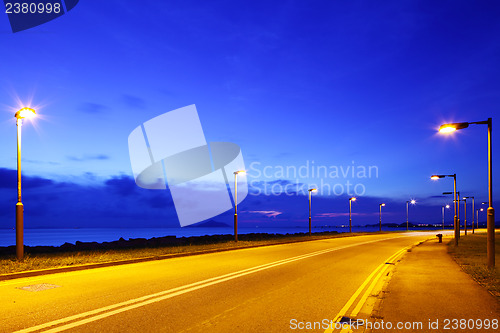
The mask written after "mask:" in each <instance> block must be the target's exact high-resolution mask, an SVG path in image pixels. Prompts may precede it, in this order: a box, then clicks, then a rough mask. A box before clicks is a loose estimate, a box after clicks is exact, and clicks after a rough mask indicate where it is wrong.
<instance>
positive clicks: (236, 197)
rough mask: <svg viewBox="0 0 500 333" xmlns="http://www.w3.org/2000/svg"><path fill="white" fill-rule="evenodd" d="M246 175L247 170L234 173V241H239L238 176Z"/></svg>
mask: <svg viewBox="0 0 500 333" xmlns="http://www.w3.org/2000/svg"><path fill="white" fill-rule="evenodd" d="M240 173H241V174H244V173H245V170H239V171H235V172H234V241H235V242H237V241H238V175H239V174H240Z"/></svg>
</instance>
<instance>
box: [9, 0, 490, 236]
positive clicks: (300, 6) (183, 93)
mask: <svg viewBox="0 0 500 333" xmlns="http://www.w3.org/2000/svg"><path fill="white" fill-rule="evenodd" d="M499 18H500V4H498V3H497V2H496V1H474V2H471V1H440V2H435V1H392V2H383V3H382V2H366V1H363V2H361V1H349V2H341V1H307V2H305V1H276V2H269V1H252V2H245V3H242V2H234V1H210V2H207V1H182V2H165V1H141V2H137V1H124V0H116V1H97V0H95V1H92V0H88V1H80V3H79V4H78V5H77V6H76V7H75V8H74V9H73V10H72V11H70V12H69V13H67V14H65V15H63V16H61V17H59V18H57V19H55V20H53V21H51V22H48V23H46V24H43V25H41V26H38V27H35V28H32V29H29V30H26V31H22V32H18V33H12V32H11V31H10V26H9V22H8V19H7V16H6V15H5V14H4V15H3V16H2V18H0V40H1V45H2V53H1V56H0V57H1V60H2V61H1V63H0V71H1V76H0V116H1V118H0V145H1V149H2V150H1V151H2V154H1V155H0V168H1V169H0V182H1V183H0V198H1V199H0V200H1V201H0V202H1V204H0V227H1V228H5V227H12V225H13V223H14V222H13V221H14V220H13V216H14V215H13V213H14V208H13V207H14V205H15V200H16V196H15V195H16V192H15V191H16V190H15V188H16V185H15V172H13V170H15V168H16V149H15V145H16V141H15V140H16V136H15V119H14V117H13V115H14V112H15V111H16V110H17V109H18V108H19V107H21V106H25V105H31V106H33V107H36V108H37V112H38V113H39V117H38V118H37V119H36V120H35V121H34V122H33V123H30V124H27V125H26V126H25V127H24V128H23V174H24V175H25V178H26V185H25V186H24V201H25V205H26V218H25V219H26V226H27V227H41V226H53V227H56V226H62V225H65V226H66V225H67V226H80V227H84V226H95V225H109V226H117V225H120V226H134V227H140V226H176V225H178V222H177V220H176V214H175V210H174V209H173V207H172V201H171V198H170V197H169V193H168V191H163V192H161V191H160V192H158V191H147V190H143V189H140V188H136V187H134V186H135V185H134V183H133V178H132V177H133V176H132V171H131V167H130V160H129V155H128V147H127V137H128V135H129V134H130V132H131V131H132V130H133V129H134V128H135V127H137V126H138V125H140V124H142V123H143V122H145V121H147V120H149V119H151V118H153V117H155V116H157V115H160V114H162V113H164V112H167V111H170V110H174V109H177V108H180V107H183V106H186V105H191V104H196V106H197V109H198V113H199V116H200V119H201V122H202V124H203V129H204V133H205V136H206V138H207V140H208V141H229V142H234V143H237V144H238V145H240V147H241V149H242V152H243V157H244V159H245V163H246V165H247V167H250V165H254V166H258V167H255V168H254V170H253V171H251V170H249V174H248V180H249V181H254V183H253V184H255V188H253V189H251V190H252V191H253V192H252V193H255V192H256V191H258V190H259V189H262V187H263V186H264V185H266V184H267V186H272V184H274V183H271V182H273V181H274V182H282V184H287V183H286V182H292V183H296V182H300V183H301V184H306V185H305V186H310V185H311V184H318V183H319V182H321V180H322V179H323V181H324V182H328V183H330V184H331V185H334V184H336V183H339V184H344V183H345V182H346V181H347V180H350V181H352V182H353V183H356V184H357V183H359V184H362V186H363V188H364V189H365V193H364V194H363V195H362V196H361V198H360V199H359V200H358V202H357V203H356V206H355V210H356V211H357V212H356V214H357V215H356V220H353V223H356V224H358V223H359V224H365V223H376V222H377V221H378V203H379V202H382V201H383V202H387V203H388V205H387V207H385V208H386V210H385V211H386V212H387V213H386V214H387V222H398V223H400V222H403V221H404V220H405V218H406V216H405V201H406V200H408V199H410V198H415V199H417V201H418V206H416V207H414V212H413V213H414V215H413V220H418V221H422V222H439V221H440V218H441V215H440V207H441V205H442V204H443V203H445V202H449V201H450V200H449V199H448V200H446V199H445V198H439V197H434V196H438V195H440V194H441V193H442V192H443V191H449V190H452V181H451V179H446V180H440V181H439V182H432V181H430V180H429V176H430V175H431V174H433V173H457V175H458V182H459V183H458V184H459V189H460V190H461V191H462V193H466V194H467V195H475V196H476V197H477V198H479V201H485V200H486V199H487V160H486V156H487V145H486V144H487V141H486V140H487V132H486V126H484V125H481V126H471V127H470V128H468V129H466V130H462V131H459V132H457V133H455V134H454V135H453V136H450V137H444V136H442V135H439V134H437V128H438V127H439V125H440V124H441V123H443V122H453V121H479V120H485V119H486V118H488V117H493V121H494V124H496V122H495V121H496V119H497V118H496V116H497V114H498V107H499V105H500V81H499V80H498V77H499V76H500V73H499V72H500V70H499V66H498V64H499V63H500V61H499V60H500V59H499V58H500V43H499V37H498V31H500V20H499ZM495 128H496V127H495ZM493 138H494V142H493V147H494V155H495V152H496V151H497V147H498V144H499V143H500V142H499V141H500V140H499V139H498V136H497V135H494V137H493ZM496 161H497V159H496V158H495V159H494V161H493V163H494V175H495V174H497V173H496V171H497V170H498V166H497V163H496ZM313 162H314V165H316V166H326V167H331V166H334V167H343V168H346V167H348V166H352V165H356V166H364V167H369V166H375V167H376V168H377V170H378V173H377V177H371V178H359V177H354V179H351V178H352V177H351V178H344V177H341V178H340V179H330V178H328V179H324V177H298V179H295V178H294V177H264V176H261V177H255V176H256V175H257V172H256V171H255V170H257V169H258V170H261V171H262V169H263V168H264V167H266V166H269V167H271V168H273V170H275V169H276V167H279V166H282V167H295V168H300V167H301V166H303V165H306V164H308V163H309V165H311V164H313ZM252 163H254V164H252ZM498 184H499V179H498V177H496V178H495V177H494V189H497V188H498ZM494 193H497V192H494ZM313 200H314V203H315V206H314V207H315V211H314V214H316V217H317V218H316V220H317V221H318V222H321V223H328V224H333V225H340V224H345V222H346V221H345V220H346V217H345V213H346V212H347V209H348V203H347V195H339V196H336V195H330V196H328V195H326V194H321V193H320V194H319V195H315V197H314V199H313ZM240 209H241V215H240V221H241V223H247V224H248V225H253V224H259V225H263V226H264V225H269V226H274V225H293V226H295V225H298V224H300V223H303V222H304V221H306V219H307V197H305V196H303V195H295V196H265V195H259V196H249V197H248V198H247V199H246V200H245V201H244V202H243V203H242V205H241V207H240ZM65 212H66V213H67V214H70V215H71V216H72V218H71V219H70V221H68V220H67V218H66V217H67V216H68V215H67V214H66V213H65ZM266 212H267V213H266ZM278 213H279V214H278ZM449 216H451V214H449ZM231 218H232V216H231V213H230V212H229V213H228V214H224V215H223V216H220V217H216V218H215V219H216V220H220V221H224V222H226V223H230V222H231Z"/></svg>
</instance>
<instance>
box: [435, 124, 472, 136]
mask: <svg viewBox="0 0 500 333" xmlns="http://www.w3.org/2000/svg"><path fill="white" fill-rule="evenodd" d="M467 127H469V123H451V124H444V125H441V126H440V127H439V133H444V134H446V133H452V132H455V131H456V130H459V129H463V128H467Z"/></svg>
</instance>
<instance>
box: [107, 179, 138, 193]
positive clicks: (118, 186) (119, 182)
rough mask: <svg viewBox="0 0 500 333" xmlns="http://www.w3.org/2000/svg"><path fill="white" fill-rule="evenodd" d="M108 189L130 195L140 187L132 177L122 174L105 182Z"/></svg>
mask: <svg viewBox="0 0 500 333" xmlns="http://www.w3.org/2000/svg"><path fill="white" fill-rule="evenodd" d="M104 184H105V185H106V188H107V190H109V191H111V192H112V193H116V194H119V195H122V196H129V195H132V194H134V193H136V192H137V190H138V188H139V187H137V185H136V184H135V181H134V179H133V178H132V177H129V176H125V175H121V176H118V177H112V178H111V179H108V180H106V182H105V183H104Z"/></svg>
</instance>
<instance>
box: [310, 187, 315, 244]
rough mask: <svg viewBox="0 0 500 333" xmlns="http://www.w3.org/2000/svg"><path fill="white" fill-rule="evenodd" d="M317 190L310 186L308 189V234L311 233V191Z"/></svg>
mask: <svg viewBox="0 0 500 333" xmlns="http://www.w3.org/2000/svg"><path fill="white" fill-rule="evenodd" d="M316 191H317V190H316V189H315V188H310V189H309V236H311V235H312V231H311V193H312V192H316Z"/></svg>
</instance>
